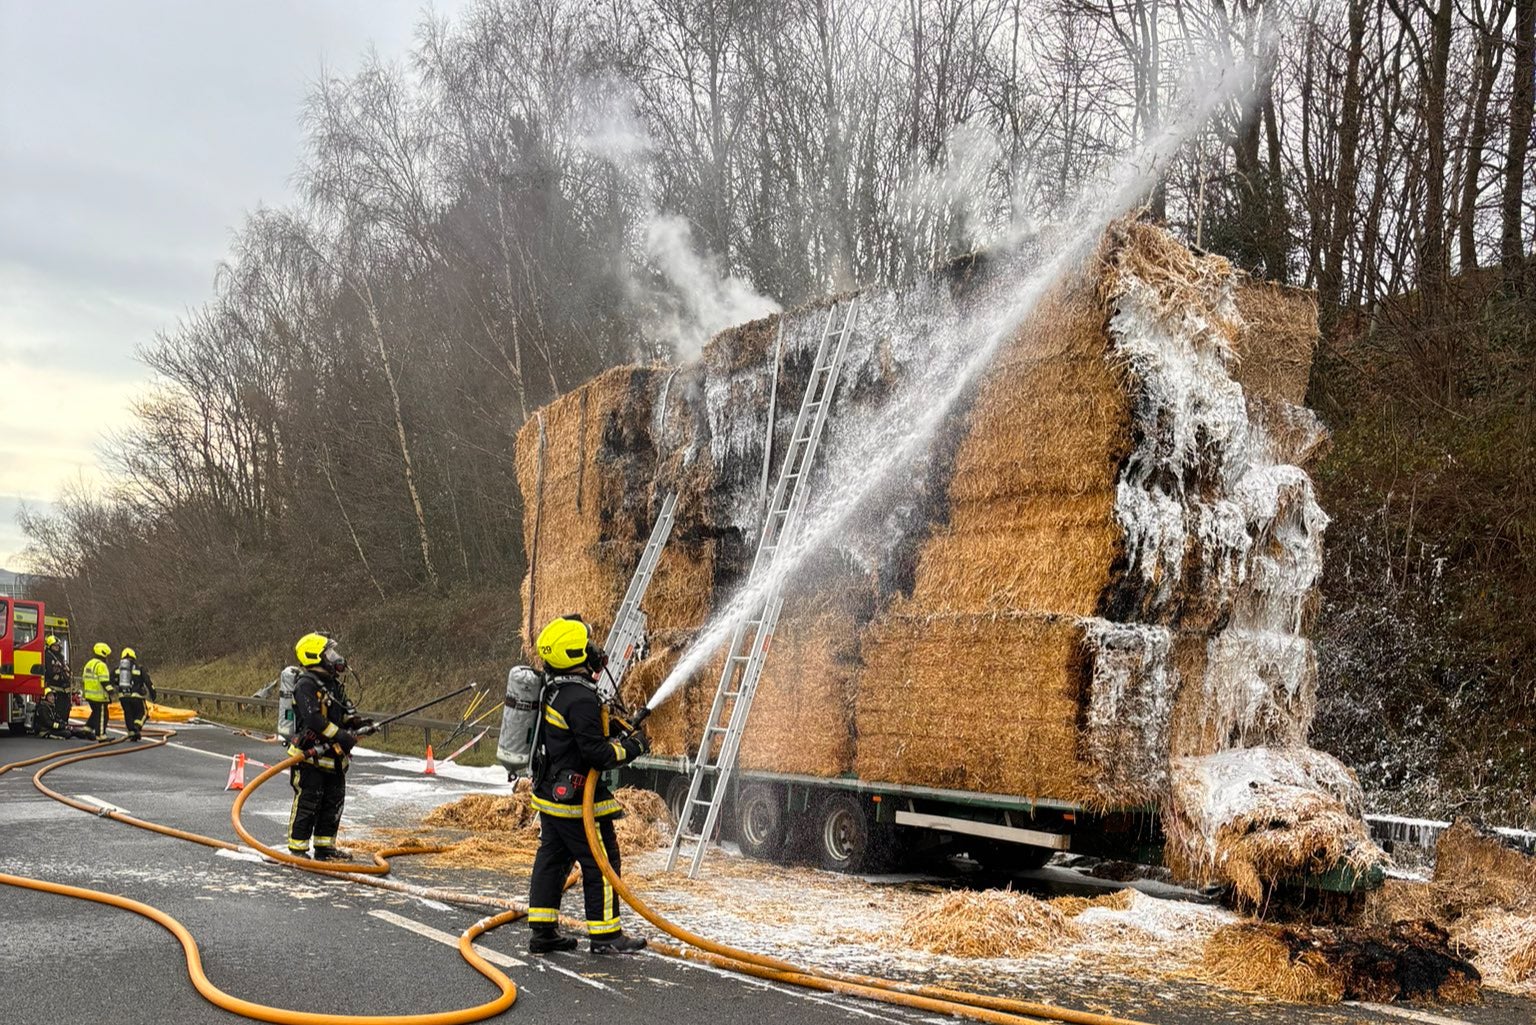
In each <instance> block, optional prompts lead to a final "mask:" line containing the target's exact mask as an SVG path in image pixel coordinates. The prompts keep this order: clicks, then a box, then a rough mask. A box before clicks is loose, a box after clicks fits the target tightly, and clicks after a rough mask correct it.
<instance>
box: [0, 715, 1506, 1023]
mask: <svg viewBox="0 0 1536 1025" xmlns="http://www.w3.org/2000/svg"><path fill="white" fill-rule="evenodd" d="M65 746H72V747H81V748H84V747H85V746H86V745H84V744H80V743H78V742H70V743H66V742H60V741H46V740H41V739H37V738H18V737H0V763H6V762H11V761H15V760H19V759H23V758H27V757H30V756H32V755H34V754H41V753H44V752H46V751H51V750H59V749H62V748H63V747H65ZM240 751H243V752H245V753H246V754H247V755H248V756H249V758H250V759H251V760H252V761H253V762H256V761H272V760H274V759H275V758H276V757H277V748H275V747H273V746H272V745H268V744H262V743H260V742H258V741H256V740H252V739H249V738H244V737H239V736H234V735H231V734H230V733H228V732H226V731H224V730H221V729H217V728H214V727H208V726H190V727H182V728H180V732H179V733H178V735H177V737H176V738H175V739H174V740H173V741H172V742H171V744H170V745H168V746H166V747H164V748H161V749H156V750H149V751H144V752H142V753H137V754H132V755H126V756H123V757H118V758H103V759H97V760H94V761H89V762H85V763H81V764H78V765H71V766H66V767H64V768H62V769H59V770H57V771H56V772H54V773H52V774H50V775H49V777H48V783H49V785H50V786H52V787H53V788H55V789H57V790H58V791H60V792H61V793H65V794H69V795H72V796H76V797H83V798H86V799H89V800H94V801H97V802H106V803H110V804H112V805H116V806H118V807H120V808H122V809H124V810H126V811H127V812H129V813H131V814H133V815H136V816H138V817H140V818H145V819H150V820H153V821H156V822H161V823H165V824H168V825H173V826H177V827H180V828H182V829H187V830H191V831H194V832H198V833H202V834H205V835H208V836H214V837H220V838H224V839H229V840H234V839H235V837H234V834H233V831H232V829H231V827H230V822H229V806H230V803H231V801H232V798H233V795H232V794H230V793H226V792H225V791H224V789H223V785H224V782H225V778H226V775H227V773H228V769H229V763H230V759H231V757H232V756H233V755H234V754H235V753H236V752H240ZM382 763H383V760H382V759H360V760H359V761H358V762H357V763H355V764H354V768H353V771H352V774H351V787H350V792H349V799H348V805H347V811H346V819H345V824H350V825H351V826H353V827H354V828H355V827H357V826H359V825H363V824H371V825H378V826H390V825H397V826H411V825H414V824H415V823H416V822H417V821H419V816H420V813H421V810H422V808H424V807H426V806H430V805H432V804H436V803H440V802H441V801H443V800H448V799H452V798H453V797H456V796H459V795H461V794H462V793H465V792H470V791H474V790H483V789H485V788H484V787H482V786H479V785H477V784H469V783H462V782H455V781H453V780H449V779H442V778H438V779H430V780H429V779H424V778H423V777H421V776H419V775H416V774H413V773H409V772H405V771H401V770H397V769H391V768H388V767H385V766H384V765H383V764H382ZM34 771H35V769H33V768H27V769H21V770H15V771H12V772H10V773H8V774H6V775H5V776H0V871H4V872H8V873H12V874H16V875H26V876H32V877H35V878H41V879H47V880H51V881H55V882H63V883H72V884H75V885H80V886H89V887H92V888H95V889H101V890H106V891H109V892H112V893H118V894H122V895H124V896H128V897H132V898H134V899H136V900H140V901H144V902H145V903H148V904H151V905H153V906H155V907H157V908H160V909H161V910H163V911H165V912H167V913H169V914H170V915H172V916H173V917H175V918H177V919H179V920H180V921H181V922H182V923H183V924H184V925H186V926H187V928H188V929H189V930H191V932H192V934H193V935H194V936H195V937H196V938H197V940H198V944H199V946H200V948H201V951H202V956H203V963H204V969H205V971H206V972H207V974H208V977H209V978H210V979H211V980H212V981H213V982H214V984H215V985H217V986H219V987H220V988H221V989H223V990H225V991H226V992H228V993H231V994H233V995H235V996H239V997H242V998H244V999H247V1000H252V1001H256V1002H258V1003H264V1004H272V1005H276V1006H279V1007H289V1008H295V1009H303V1010H309V1011H316V1012H323V1013H334V1014H408V1013H421V1012H427V1011H437V1010H445V1009H450V1008H456V1007H463V1006H467V1005H471V1004H476V1003H480V1002H483V1001H487V1000H490V999H492V998H493V997H494V996H495V992H496V991H495V988H494V987H493V986H492V985H491V984H490V983H488V982H487V981H486V980H484V979H483V978H482V977H481V976H480V975H478V974H477V973H476V972H475V971H474V970H473V969H471V968H470V967H469V966H468V965H466V964H465V963H464V961H463V960H462V959H461V958H460V957H459V955H458V953H457V951H456V950H455V949H454V947H453V945H452V943H453V940H454V938H456V937H457V935H458V934H459V933H460V932H461V931H462V930H463V929H464V928H465V927H467V926H468V925H470V924H471V923H472V922H474V921H475V920H477V919H479V918H480V917H482V916H483V915H484V914H486V913H487V912H485V911H484V910H473V911H472V910H465V909H461V908H455V907H449V906H447V905H443V904H438V903H435V902H430V901H425V900H421V899H418V898H414V897H409V896H405V895H401V894H394V893H390V892H387V891H382V890H377V889H372V888H369V887H366V886H360V885H357V884H355V883H350V882H347V881H345V880H333V879H330V878H324V877H319V876H314V875H310V874H307V873H302V872H299V871H297V870H294V869H291V868H287V867H284V866H280V865H274V864H270V863H267V862H264V861H262V860H260V859H257V858H255V857H253V856H251V855H248V854H247V855H243V856H240V855H236V856H231V855H230V852H218V851H214V850H211V849H209V848H205V847H202V846H199V845H196V844H192V843H187V842H185V841H180V840H175V839H172V838H169V837H162V836H159V835H156V834H152V833H148V832H146V831H143V830H139V829H135V828H133V827H131V826H127V825H124V824H122V823H119V822H114V821H112V820H110V819H106V818H100V817H94V816H91V815H87V814H85V813H82V812H80V811H77V810H75V809H72V808H69V807H66V806H64V805H62V804H59V803H57V802H55V801H52V800H50V799H48V798H46V797H45V796H43V795H42V794H41V793H39V792H38V791H37V790H36V789H35V788H34V787H33V785H32V774H33V772H34ZM256 771H258V770H257V768H256V767H255V766H254V765H252V767H251V770H250V774H251V775H252V776H254V774H255V772H256ZM289 798H290V791H289V790H288V788H287V786H286V783H285V782H284V781H282V780H274V781H272V782H271V783H268V784H267V785H265V786H264V787H262V788H261V790H259V791H258V792H257V793H256V794H255V795H254V796H253V797H252V798H251V799H250V800H249V801H248V803H247V809H246V816H245V821H246V824H247V827H248V828H250V829H251V830H252V831H253V832H254V833H256V835H257V836H259V837H261V838H262V839H264V840H266V841H267V842H269V843H272V844H275V845H280V843H281V839H282V837H283V835H284V830H285V827H286V822H287V817H288V806H289ZM395 865H396V870H395V873H394V878H397V879H401V880H403V881H406V882H419V883H422V884H424V885H432V886H452V885H456V884H457V885H460V886H462V887H463V888H466V889H469V888H473V889H474V891H475V892H480V893H486V894H489V895H494V896H503V897H514V898H517V899H523V898H524V897H525V896H526V888H527V884H526V878H525V877H523V876H521V875H519V876H515V877H508V878H506V879H505V880H498V879H496V878H495V877H492V876H488V875H487V874H485V873H476V874H473V875H470V876H465V877H462V878H457V879H456V878H455V877H454V875H453V874H452V873H451V872H445V870H435V871H428V870H425V869H422V868H419V867H413V866H412V865H411V859H409V858H401V859H399V860H397V861H396V862H395ZM498 891H499V892H498ZM566 901H567V912H568V913H571V914H575V915H578V916H579V914H580V910H579V895H578V894H577V893H571V894H569V895H568V896H567V898H566ZM626 923H627V927H630V928H632V929H633V931H637V932H642V933H643V932H645V929H643V928H640V927H638V926H636V924H635V923H636V919H635V916H634V915H633V914H628V913H627V917H626ZM525 929H526V927H525V926H524V925H522V924H521V923H518V924H515V925H511V926H505V927H503V928H502V929H500V930H498V931H496V932H494V933H491V934H489V935H488V936H486V937H485V938H484V939H483V940H482V946H483V947H484V948H486V949H487V950H489V951H491V952H494V956H495V957H496V960H497V961H498V962H499V964H500V965H501V967H502V969H503V970H504V971H505V972H506V973H507V974H508V975H509V976H510V977H511V978H512V979H513V980H514V981H515V982H516V983H517V985H518V987H519V994H518V999H517V1003H516V1004H515V1005H514V1006H513V1007H512V1008H511V1009H510V1010H508V1011H507V1012H505V1013H504V1014H503V1015H502V1016H500V1017H499V1018H497V1019H494V1020H496V1021H505V1022H517V1023H523V1025H545V1023H549V1025H555V1023H559V1025H571V1023H580V1022H593V1023H598V1022H601V1023H603V1025H613V1023H615V1022H617V1023H620V1025H622V1023H624V1022H648V1023H649V1022H654V1023H661V1022H670V1021H687V1022H710V1023H713V1022H784V1023H790V1022H794V1023H807V1025H821V1023H832V1022H863V1023H875V1022H897V1023H912V1022H932V1021H948V1020H951V1019H945V1018H939V1017H935V1016H933V1015H929V1014H924V1013H920V1012H914V1011H908V1010H905V1009H901V1008H893V1007H889V1006H886V1005H877V1004H870V1003H865V1002H862V1001H858V1000H854V999H851V998H844V997H835V996H827V995H824V994H818V993H810V992H807V991H803V990H798V989H793V988H789V987H780V986H776V985H770V984H766V983H763V982H761V981H758V980H752V979H745V978H742V977H739V976H735V975H729V974H726V973H723V972H718V971H714V970H712V969H707V968H703V967H698V966H692V965H687V964H683V963H679V962H676V961H673V960H670V959H668V958H665V957H662V956H660V955H655V954H649V955H645V956H639V957H631V958H594V957H592V956H591V955H589V954H588V953H586V951H585V949H584V946H583V949H581V950H578V951H577V952H575V953H571V954H562V955H557V956H553V957H545V958H534V957H530V956H528V955H527V953H526V952H525V949H524V944H525V942H526V939H527V933H526V931H525ZM0 979H4V980H5V993H4V996H3V997H0V1000H3V1004H0V1007H3V1010H0V1019H3V1020H4V1021H6V1022H10V1023H14V1025H66V1023H70V1025H73V1023H77V1022H97V1021H101V1022H112V1023H113V1025H163V1023H165V1022H177V1023H185V1025H197V1023H204V1022H207V1023H220V1025H228V1023H232V1022H238V1021H244V1020H245V1019H242V1018H239V1017H237V1016H236V1015H233V1014H230V1013H228V1012H225V1011H223V1010H220V1009H218V1008H217V1007H214V1006H213V1005H211V1004H209V1003H207V1002H206V1001H204V1000H203V999H202V997H200V996H199V995H198V993H197V992H196V990H194V989H193V987H192V985H191V983H190V981H189V980H188V978H187V974H186V970H185V964H184V961H183V958H182V953H181V948H180V946H179V944H177V943H176V942H175V940H174V939H173V938H172V937H171V936H170V934H169V933H167V932H165V931H164V930H162V929H161V928H160V927H159V926H157V925H155V924H154V923H152V922H150V921H148V920H147V919H144V918H141V917H139V916H137V915H133V914H130V913H128V912H126V911H120V910H117V909H114V908H110V907H105V906H102V905H99V904H94V903H89V902H85V901H79V900H73V899H70V898H67V897H61V896H55V895H51V894H42V893H36V892H33V891H28V890H19V889H15V888H12V887H0ZM1010 995H1016V996H1019V997H1021V998H1025V999H1031V998H1035V999H1050V1000H1055V1001H1061V1002H1065V1003H1070V1004H1071V1005H1073V1006H1076V1007H1081V1008H1085V1009H1092V1010H1099V1011H1109V1012H1113V1013H1117V1014H1122V1015H1125V1016H1127V1017H1132V1018H1138V1019H1141V1020H1144V1021H1148V1022H1158V1023H1163V1025H1216V1023H1222V1025H1230V1023H1249V1022H1252V1023H1258V1022H1278V1021H1283V1022H1295V1023H1298V1025H1333V1023H1345V1022H1351V1023H1361V1022H1375V1023H1386V1022H1398V1023H1401V1022H1403V1021H1413V1020H1418V1021H1423V1022H1455V1023H1461V1022H1466V1023H1470V1025H1529V1023H1530V1022H1531V1021H1533V1020H1536V1015H1533V1008H1532V1005H1531V1004H1530V1003H1529V1002H1524V1001H1517V1000H1513V999H1511V998H1507V997H1502V996H1500V995H1498V994H1490V999H1489V1002H1488V1004H1486V1005H1485V1006H1482V1007H1476V1008H1470V1009H1462V1008H1457V1009H1454V1010H1449V1011H1447V1010H1439V1011H1434V1012H1431V1013H1429V1014H1427V1015H1423V1016H1421V1017H1418V1018H1404V1017H1400V1016H1397V1015H1390V1014H1385V1013H1378V1012H1376V1011H1372V1010H1368V1009H1364V1008H1338V1009H1328V1010H1314V1009H1309V1008H1301V1007H1294V1006H1291V1005H1276V1004H1252V1003H1246V1002H1243V1001H1241V1000H1237V999H1234V998H1233V997H1231V996H1230V995H1228V994H1224V993H1219V992H1218V991H1214V990H1210V989H1207V988H1204V987H1200V986H1195V985H1186V984H1174V983H1167V982H1164V983H1158V984H1155V985H1149V984H1146V983H1136V982H1131V981H1129V980H1128V981H1126V982H1125V983H1124V984H1123V985H1120V984H1115V983H1106V984H1105V986H1104V987H1103V988H1102V989H1101V990H1099V991H1097V992H1093V993H1066V992H1061V991H1060V989H1059V987H1058V986H1056V985H1053V984H1052V980H1048V979H1042V980H1041V983H1040V985H1039V986H1038V987H1031V989H1030V990H1029V991H1017V990H1016V991H1014V992H1013V993H1012V994H1010ZM1408 1013H1415V1012H1408Z"/></svg>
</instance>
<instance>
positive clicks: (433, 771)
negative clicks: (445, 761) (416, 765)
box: [423, 744, 437, 776]
mask: <svg viewBox="0 0 1536 1025" xmlns="http://www.w3.org/2000/svg"><path fill="white" fill-rule="evenodd" d="M423 775H427V776H436V775H437V764H436V763H435V762H433V761H432V745H431V744H428V745H427V768H426V770H425V772H424V773H423Z"/></svg>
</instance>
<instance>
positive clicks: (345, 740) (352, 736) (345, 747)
mask: <svg viewBox="0 0 1536 1025" xmlns="http://www.w3.org/2000/svg"><path fill="white" fill-rule="evenodd" d="M336 746H337V747H339V748H341V751H342V753H343V754H351V753H352V749H353V748H354V747H356V746H357V734H356V733H353V732H352V731H351V730H337V731H336Z"/></svg>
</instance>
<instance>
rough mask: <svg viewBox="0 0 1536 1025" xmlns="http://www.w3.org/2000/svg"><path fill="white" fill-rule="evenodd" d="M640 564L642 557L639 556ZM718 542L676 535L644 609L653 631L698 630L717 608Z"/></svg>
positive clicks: (662, 560)
mask: <svg viewBox="0 0 1536 1025" xmlns="http://www.w3.org/2000/svg"><path fill="white" fill-rule="evenodd" d="M637 561H638V556H637ZM714 589H715V543H714V542H713V541H703V540H693V539H689V538H687V537H681V536H679V532H678V530H677V528H676V526H674V528H673V535H672V537H671V538H670V539H669V540H668V542H667V547H666V550H665V551H663V552H662V556H661V561H660V562H659V563H657V565H656V575H655V576H654V577H652V578H651V587H650V590H649V591H647V592H646V595H645V601H644V602H643V603H642V604H641V608H642V609H643V610H644V611H645V615H646V622H647V625H648V626H649V628H650V630H652V631H653V632H655V631H664V630H697V629H699V628H701V627H702V626H703V625H704V624H705V622H706V621H707V620H708V619H709V612H710V609H711V608H712V607H713V605H714Z"/></svg>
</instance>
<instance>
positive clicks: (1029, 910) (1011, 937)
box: [889, 890, 1078, 957]
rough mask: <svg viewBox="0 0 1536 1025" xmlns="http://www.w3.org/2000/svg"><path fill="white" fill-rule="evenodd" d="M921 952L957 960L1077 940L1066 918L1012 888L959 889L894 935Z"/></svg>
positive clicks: (1004, 954) (935, 901)
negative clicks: (957, 958)
mask: <svg viewBox="0 0 1536 1025" xmlns="http://www.w3.org/2000/svg"><path fill="white" fill-rule="evenodd" d="M889 935H890V938H891V940H892V941H894V942H896V943H899V944H901V945H903V946H907V947H911V948H914V949H917V950H926V951H929V952H930V953H934V954H950V955H953V956H956V957H1023V956H1025V955H1026V954H1033V953H1034V952H1035V951H1037V950H1047V949H1050V948H1052V947H1060V946H1065V945H1066V944H1068V943H1070V942H1071V941H1072V940H1074V939H1076V938H1077V936H1078V932H1077V929H1076V928H1074V927H1073V925H1072V923H1071V921H1070V919H1069V918H1068V917H1067V915H1065V914H1063V913H1062V912H1061V911H1060V910H1058V909H1057V908H1055V907H1053V906H1051V905H1050V904H1049V903H1047V902H1045V901H1042V900H1038V899H1036V898H1034V897H1031V896H1030V895H1029V894H1027V893H1016V892H1015V891H1013V890H980V891H970V890H956V891H954V892H951V893H945V894H940V895H939V896H936V897H933V898H931V899H930V900H928V901H926V902H925V903H924V904H923V906H922V907H920V908H918V909H917V910H916V911H915V912H913V913H912V914H910V915H908V916H907V917H906V919H904V920H903V921H902V923H901V925H900V926H898V927H897V928H896V929H895V930H893V931H892V932H891V933H890V934H889Z"/></svg>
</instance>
